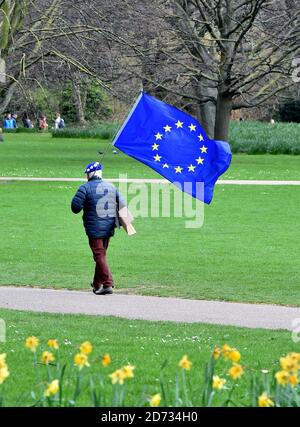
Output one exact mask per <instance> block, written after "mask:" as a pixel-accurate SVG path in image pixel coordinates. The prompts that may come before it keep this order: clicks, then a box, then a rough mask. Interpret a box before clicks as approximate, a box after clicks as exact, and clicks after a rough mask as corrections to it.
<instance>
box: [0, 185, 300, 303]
mask: <svg viewBox="0 0 300 427" xmlns="http://www.w3.org/2000/svg"><path fill="white" fill-rule="evenodd" d="M76 189H77V184H76V183H75V184H74V183H71V184H69V183H68V184H67V183H61V184H59V183H24V182H17V183H16V182H15V183H12V182H10V183H3V184H2V185H0V198H1V200H2V205H1V216H0V235H1V239H2V243H1V249H2V250H1V259H0V284H1V285H33V286H41V287H55V288H62V287H64V288H70V289H88V288H89V283H90V280H91V277H92V271H93V260H92V257H91V253H90V249H89V247H88V244H87V239H86V236H85V234H84V231H83V227H82V223H81V216H80V215H79V216H75V215H73V214H72V213H71V211H70V200H71V198H72V196H73V195H74V193H75V191H76ZM299 204H300V187H289V186H279V187H278V186H276V187H275V186H268V187H264V186H241V187H239V186H230V185H229V186H217V188H216V194H215V199H214V201H213V203H212V204H211V205H210V206H207V207H206V208H205V222H204V226H203V227H202V228H199V229H186V228H185V221H186V218H137V220H136V223H135V226H136V229H137V235H136V236H134V237H132V238H128V237H127V236H126V235H125V233H124V232H123V231H122V230H120V231H118V233H117V235H116V237H115V238H114V239H113V240H112V242H111V248H110V251H109V255H108V258H109V262H110V264H111V268H112V271H113V273H114V276H115V281H116V284H117V287H118V289H119V290H120V291H122V292H130V293H141V294H152V295H161V296H181V297H185V298H199V299H205V298H209V299H219V300H231V301H246V302H264V303H274V304H289V305H297V306H300V298H299V295H300V282H299V239H300V227H299Z"/></svg>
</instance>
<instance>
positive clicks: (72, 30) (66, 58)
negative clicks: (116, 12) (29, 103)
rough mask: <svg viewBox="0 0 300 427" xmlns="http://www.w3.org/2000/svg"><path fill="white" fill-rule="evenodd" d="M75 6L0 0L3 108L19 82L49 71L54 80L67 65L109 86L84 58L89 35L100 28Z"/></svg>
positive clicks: (55, 0)
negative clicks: (90, 23) (95, 27)
mask: <svg viewBox="0 0 300 427" xmlns="http://www.w3.org/2000/svg"><path fill="white" fill-rule="evenodd" d="M80 3H81V2H80ZM83 3H84V2H83ZM75 6H76V4H74V2H73V1H71V0H50V1H49V0H0V66H1V68H0V113H2V112H3V111H5V110H6V108H7V106H8V104H9V102H10V101H11V99H12V96H13V94H14V92H15V90H16V88H17V87H18V88H19V89H21V90H23V89H24V84H25V83H27V82H30V81H41V80H43V79H44V80H45V79H46V78H47V77H49V75H50V74H51V79H55V76H56V74H57V71H58V70H59V69H60V68H63V67H65V66H70V67H72V69H73V70H74V72H76V71H77V72H80V73H82V74H83V75H87V76H90V77H93V79H94V80H95V81H96V82H97V83H98V84H99V85H101V86H102V87H105V88H106V89H107V90H109V87H108V86H107V85H106V84H105V83H103V81H102V80H101V78H100V77H99V74H97V75H95V74H93V72H91V71H90V69H89V66H88V64H87V58H85V54H86V52H87V51H88V48H87V46H86V45H89V44H90V43H91V41H90V37H89V36H90V34H92V33H93V32H94V33H97V34H98V32H97V31H96V30H95V29H93V28H91V26H90V25H89V23H88V22H86V20H85V16H84V14H81V12H82V11H81V10H80V9H78V7H75ZM78 46H79V48H78ZM88 57H90V55H89V56H88ZM56 82H57V83H58V79H57V78H56ZM24 96H25V97H26V93H25V90H24Z"/></svg>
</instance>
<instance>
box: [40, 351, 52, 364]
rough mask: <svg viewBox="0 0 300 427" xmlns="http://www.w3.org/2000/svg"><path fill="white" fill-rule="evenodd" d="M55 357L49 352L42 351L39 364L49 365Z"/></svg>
mask: <svg viewBox="0 0 300 427" xmlns="http://www.w3.org/2000/svg"><path fill="white" fill-rule="evenodd" d="M54 360H55V357H54V355H53V354H52V353H50V351H44V352H43V354H42V357H41V362H42V363H44V364H45V365H49V363H51V362H54Z"/></svg>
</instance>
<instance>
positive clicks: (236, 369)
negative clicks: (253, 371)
mask: <svg viewBox="0 0 300 427" xmlns="http://www.w3.org/2000/svg"><path fill="white" fill-rule="evenodd" d="M243 373H244V369H243V367H242V366H241V365H239V364H238V363H234V364H233V366H232V367H231V368H230V369H229V371H228V375H229V376H230V377H231V378H232V379H233V380H237V379H239V378H241V376H242V375H243Z"/></svg>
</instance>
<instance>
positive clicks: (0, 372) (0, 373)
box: [0, 366, 10, 384]
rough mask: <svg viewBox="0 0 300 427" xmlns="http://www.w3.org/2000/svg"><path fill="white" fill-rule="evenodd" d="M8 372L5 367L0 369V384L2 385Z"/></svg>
mask: <svg viewBox="0 0 300 427" xmlns="http://www.w3.org/2000/svg"><path fill="white" fill-rule="evenodd" d="M9 375H10V374H9V370H8V367H7V366H4V367H3V368H1V369H0V384H3V383H4V381H5V380H6V379H7V378H8V377H9Z"/></svg>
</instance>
